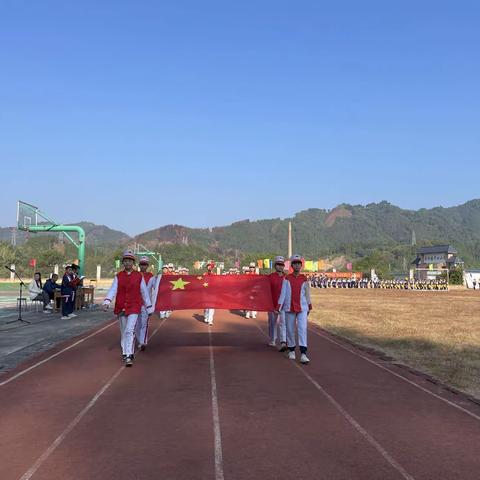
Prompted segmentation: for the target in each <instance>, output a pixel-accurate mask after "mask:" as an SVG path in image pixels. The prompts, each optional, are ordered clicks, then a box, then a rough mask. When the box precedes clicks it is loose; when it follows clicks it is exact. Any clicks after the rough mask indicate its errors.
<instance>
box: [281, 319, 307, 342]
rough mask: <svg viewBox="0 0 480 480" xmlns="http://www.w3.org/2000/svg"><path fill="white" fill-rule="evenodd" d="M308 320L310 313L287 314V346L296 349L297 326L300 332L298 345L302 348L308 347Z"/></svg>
mask: <svg viewBox="0 0 480 480" xmlns="http://www.w3.org/2000/svg"><path fill="white" fill-rule="evenodd" d="M307 320H308V312H285V323H286V324H287V346H289V347H295V346H296V345H297V342H296V340H295V325H296V326H297V332H298V343H299V344H300V346H301V347H307V346H308V345H307Z"/></svg>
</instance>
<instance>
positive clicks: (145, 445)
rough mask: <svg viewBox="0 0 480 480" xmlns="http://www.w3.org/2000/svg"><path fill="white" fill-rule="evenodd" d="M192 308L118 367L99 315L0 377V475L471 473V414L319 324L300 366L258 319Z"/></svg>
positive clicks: (139, 479) (218, 477)
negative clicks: (97, 323)
mask: <svg viewBox="0 0 480 480" xmlns="http://www.w3.org/2000/svg"><path fill="white" fill-rule="evenodd" d="M194 313H195V312H191V311H186V312H176V313H175V314H174V315H173V316H172V317H171V318H169V319H168V320H166V321H165V322H163V323H161V321H160V320H159V319H157V318H155V319H152V325H151V332H155V333H154V335H153V337H151V341H150V345H149V348H148V350H147V351H146V352H145V353H140V354H139V355H138V356H137V359H136V362H135V365H134V367H133V368H131V369H125V368H123V367H121V366H120V360H119V356H120V355H119V353H120V352H119V348H118V336H119V334H118V329H117V327H116V325H115V324H112V326H110V327H108V326H107V327H102V328H101V329H98V330H97V332H98V333H95V334H93V335H90V336H88V337H87V338H86V339H85V340H84V341H82V342H80V343H76V342H77V341H78V340H75V341H73V340H72V341H71V342H70V345H71V344H74V343H76V344H75V346H73V347H72V348H69V349H67V350H65V351H63V350H62V349H57V351H55V352H50V353H48V354H45V355H44V356H43V357H41V358H37V359H35V360H34V361H32V362H30V363H29V364H26V365H23V366H21V367H20V368H18V369H17V370H16V371H14V372H11V373H10V374H9V375H8V376H3V377H0V402H1V403H0V409H1V410H0V433H1V435H0V466H1V473H0V477H1V479H2V480H10V479H11V480H18V479H22V480H27V479H30V478H33V479H35V480H60V479H61V480H68V479H75V480H92V479H112V480H113V479H115V480H123V479H125V480H127V479H128V480H150V479H152V480H153V479H185V480H186V479H188V480H192V479H211V480H222V479H226V480H233V479H238V480H240V479H250V478H252V479H255V478H261V479H262V480H265V479H279V478H303V479H325V480H339V479H345V480H352V479H355V480H356V479H359V480H360V479H365V480H375V479H379V480H390V479H392V480H393V479H416V480H420V479H432V480H433V479H435V480H449V479H462V480H468V479H472V480H473V479H478V478H480V473H479V472H480V454H479V452H478V446H479V445H480V412H479V410H477V411H475V409H473V408H472V409H468V410H467V409H462V408H463V407H460V408H459V407H456V406H455V405H454V404H451V403H448V401H445V400H442V399H441V398H438V397H436V396H434V395H432V394H430V393H429V392H428V390H427V389H425V390H423V389H420V388H418V387H416V386H415V384H414V383H409V381H406V380H404V379H403V378H402V377H401V376H399V375H398V374H394V373H391V372H390V371H389V370H388V369H386V368H382V367H381V366H380V368H379V366H378V365H377V364H376V363H375V362H374V361H372V360H371V359H370V360H368V359H365V358H362V356H359V353H358V352H356V351H354V352H353V353H352V352H350V351H348V350H347V349H346V348H345V347H344V346H342V345H341V344H338V343H335V342H336V341H332V340H329V339H328V338H327V337H326V336H325V335H324V334H322V333H318V332H317V333H314V331H311V333H310V336H309V343H310V349H309V350H310V353H311V355H310V357H311V360H312V363H311V364H310V365H308V366H301V365H299V364H298V363H294V362H292V361H289V360H287V359H286V358H285V357H283V355H282V354H280V353H278V352H276V351H275V350H273V349H271V348H269V347H267V346H266V337H265V334H264V329H265V326H266V319H265V316H264V315H260V318H259V319H258V320H246V319H245V318H242V317H240V316H238V315H236V314H233V313H229V312H226V311H217V312H216V317H215V324H214V326H213V327H211V328H210V329H209V328H208V327H207V326H206V325H205V324H204V323H202V322H200V321H198V320H197V319H196V318H195V317H194ZM64 347H65V345H64ZM67 347H68V345H67ZM348 348H349V349H351V347H348ZM52 353H53V354H55V353H56V356H53V358H50V357H51V356H52ZM40 360H46V361H44V362H43V363H41V364H39V365H38V362H39V361H40ZM32 366H33V367H34V368H32V369H30V370H27V371H26V369H27V368H29V367H32ZM422 388H423V387H422Z"/></svg>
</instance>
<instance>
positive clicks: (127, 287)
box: [103, 250, 153, 367]
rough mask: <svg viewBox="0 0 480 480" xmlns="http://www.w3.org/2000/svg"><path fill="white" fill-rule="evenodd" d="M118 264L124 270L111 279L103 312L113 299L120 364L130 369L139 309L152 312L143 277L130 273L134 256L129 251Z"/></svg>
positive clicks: (132, 271)
mask: <svg viewBox="0 0 480 480" xmlns="http://www.w3.org/2000/svg"><path fill="white" fill-rule="evenodd" d="M122 263H123V268H124V269H123V270H122V271H121V272H118V273H117V274H116V275H115V278H114V279H113V283H112V286H111V287H110V290H109V291H108V293H107V296H106V297H105V300H104V301H103V309H104V310H105V311H107V310H108V308H109V306H110V303H111V302H112V300H113V298H114V297H116V299H115V308H114V310H113V313H115V315H117V317H118V322H119V326H120V335H121V346H122V354H123V361H124V362H125V366H126V367H131V366H132V365H133V351H134V348H135V345H134V343H135V325H136V323H137V320H138V315H139V314H140V312H141V310H142V305H145V308H146V310H147V313H148V314H149V315H150V314H151V313H152V310H153V309H152V303H151V301H150V295H149V293H148V290H147V285H146V283H145V280H144V279H143V275H142V274H141V273H140V272H137V271H136V270H134V269H133V266H134V264H135V255H134V254H133V252H132V251H130V250H126V251H125V252H124V254H123V257H122Z"/></svg>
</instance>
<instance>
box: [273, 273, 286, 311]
mask: <svg viewBox="0 0 480 480" xmlns="http://www.w3.org/2000/svg"><path fill="white" fill-rule="evenodd" d="M269 277H270V288H271V290H272V299H273V304H274V305H276V304H277V303H278V299H279V298H280V293H281V292H282V284H283V280H284V278H285V275H284V274H283V273H282V274H281V275H279V274H278V273H277V272H273V273H271V274H270V275H269Z"/></svg>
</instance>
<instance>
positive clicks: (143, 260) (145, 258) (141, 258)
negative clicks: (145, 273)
mask: <svg viewBox="0 0 480 480" xmlns="http://www.w3.org/2000/svg"><path fill="white" fill-rule="evenodd" d="M138 263H146V264H147V265H149V264H150V260H149V259H148V257H146V256H143V257H140V260H139V261H138Z"/></svg>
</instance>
